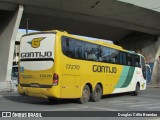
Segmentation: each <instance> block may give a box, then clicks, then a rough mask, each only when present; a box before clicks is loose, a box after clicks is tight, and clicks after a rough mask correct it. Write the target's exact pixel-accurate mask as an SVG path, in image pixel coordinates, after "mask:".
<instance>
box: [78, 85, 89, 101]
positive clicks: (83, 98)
mask: <svg viewBox="0 0 160 120" xmlns="http://www.w3.org/2000/svg"><path fill="white" fill-rule="evenodd" d="M89 98H90V88H89V86H88V85H85V86H84V88H83V91H82V96H81V98H79V99H78V102H79V103H81V104H84V103H87V102H88V101H89Z"/></svg>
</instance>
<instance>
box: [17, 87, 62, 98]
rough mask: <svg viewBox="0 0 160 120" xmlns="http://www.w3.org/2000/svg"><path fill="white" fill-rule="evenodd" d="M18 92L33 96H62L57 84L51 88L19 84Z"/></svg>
mask: <svg viewBox="0 0 160 120" xmlns="http://www.w3.org/2000/svg"><path fill="white" fill-rule="evenodd" d="M18 93H19V94H20V95H27V96H33V97H42V98H50V97H52V98H60V90H59V88H58V87H56V86H53V87H51V88H34V87H22V86H20V85H18Z"/></svg>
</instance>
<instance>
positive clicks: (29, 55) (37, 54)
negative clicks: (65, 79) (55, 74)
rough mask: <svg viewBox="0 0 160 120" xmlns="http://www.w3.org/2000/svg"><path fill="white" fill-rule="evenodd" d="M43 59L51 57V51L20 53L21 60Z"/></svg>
mask: <svg viewBox="0 0 160 120" xmlns="http://www.w3.org/2000/svg"><path fill="white" fill-rule="evenodd" d="M34 57H35V58H37V57H38V58H44V57H52V52H51V51H46V52H25V53H24V52H23V53H21V58H34Z"/></svg>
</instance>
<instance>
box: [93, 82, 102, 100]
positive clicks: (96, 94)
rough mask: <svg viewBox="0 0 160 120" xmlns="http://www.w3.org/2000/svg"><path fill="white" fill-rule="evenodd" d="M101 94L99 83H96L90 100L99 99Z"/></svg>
mask: <svg viewBox="0 0 160 120" xmlns="http://www.w3.org/2000/svg"><path fill="white" fill-rule="evenodd" d="M101 96H102V88H101V86H100V85H99V84H97V85H96V87H95V89H94V91H93V92H92V93H91V97H90V99H91V101H93V102H97V101H99V100H100V99H101Z"/></svg>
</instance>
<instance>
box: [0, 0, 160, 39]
mask: <svg viewBox="0 0 160 120" xmlns="http://www.w3.org/2000/svg"><path fill="white" fill-rule="evenodd" d="M19 4H21V5H24V6H25V8H24V13H23V17H22V20H21V24H20V28H26V19H28V22H29V28H30V29H34V30H50V29H58V30H64V31H68V32H69V33H72V34H78V35H84V36H91V37H97V38H102V39H111V40H113V41H117V40H121V39H123V38H124V37H125V36H127V35H129V34H132V33H133V32H134V31H138V32H141V33H148V34H152V35H157V34H159V33H160V22H159V20H160V13H159V12H156V11H152V10H149V9H146V8H141V7H139V6H136V5H133V4H129V3H124V2H120V1H117V0H86V1H84V0H83V1H82V0H14V1H13V0H0V10H1V11H2V10H3V11H7V13H8V14H9V13H10V12H11V11H14V10H15V9H16V8H17V6H18V5H19ZM0 13H1V12H0Z"/></svg>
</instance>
